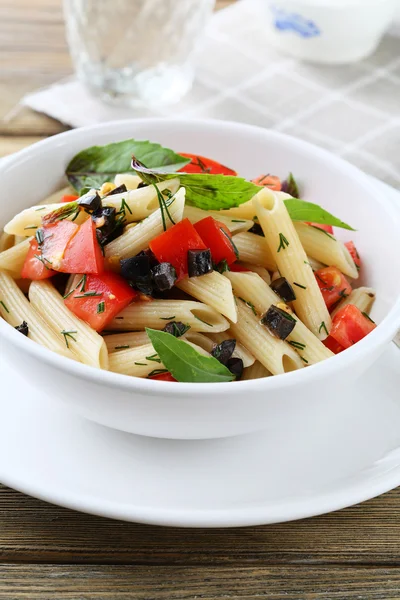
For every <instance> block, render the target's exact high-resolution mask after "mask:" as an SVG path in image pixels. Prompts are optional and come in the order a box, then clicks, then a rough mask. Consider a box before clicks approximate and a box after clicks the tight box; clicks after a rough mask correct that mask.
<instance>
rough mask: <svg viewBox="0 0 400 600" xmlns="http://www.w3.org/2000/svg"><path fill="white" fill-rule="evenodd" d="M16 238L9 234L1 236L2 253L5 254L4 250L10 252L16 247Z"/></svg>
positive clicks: (0, 247) (0, 246) (0, 250)
mask: <svg viewBox="0 0 400 600" xmlns="http://www.w3.org/2000/svg"><path fill="white" fill-rule="evenodd" d="M14 241H15V238H14V236H13V235H10V234H9V233H2V234H1V235H0V253H1V252H4V250H8V249H9V248H12V246H14Z"/></svg>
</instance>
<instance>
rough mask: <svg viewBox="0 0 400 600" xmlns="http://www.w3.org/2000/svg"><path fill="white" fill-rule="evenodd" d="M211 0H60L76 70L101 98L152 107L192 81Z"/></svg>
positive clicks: (177, 96) (179, 94)
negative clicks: (199, 41)
mask: <svg viewBox="0 0 400 600" xmlns="http://www.w3.org/2000/svg"><path fill="white" fill-rule="evenodd" d="M214 3H215V0H64V15H65V21H66V32H67V39H68V44H69V49H70V53H71V57H72V60H73V63H74V66H75V70H76V73H77V76H78V78H79V80H80V81H82V83H83V84H84V85H85V86H86V87H87V88H89V90H90V91H91V92H92V93H93V94H95V95H96V96H97V97H99V98H100V99H102V100H105V101H108V102H112V103H115V104H122V105H130V106H148V107H158V106H160V107H161V106H163V105H164V106H165V105H168V104H173V103H174V102H177V101H178V100H179V99H180V98H181V97H182V96H183V95H184V94H186V92H188V91H189V89H190V88H191V86H192V83H193V77H194V71H193V65H192V60H191V58H192V54H193V51H194V49H195V46H196V43H197V41H198V39H199V37H200V36H201V34H202V33H203V31H204V28H205V25H206V23H207V20H208V18H209V17H210V15H211V13H212V10H213V7H214Z"/></svg>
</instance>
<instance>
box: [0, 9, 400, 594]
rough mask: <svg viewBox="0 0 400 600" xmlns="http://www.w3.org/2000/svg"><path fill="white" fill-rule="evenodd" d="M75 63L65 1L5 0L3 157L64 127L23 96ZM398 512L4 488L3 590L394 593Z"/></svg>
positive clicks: (384, 500) (0, 534) (376, 506)
mask: <svg viewBox="0 0 400 600" xmlns="http://www.w3.org/2000/svg"><path fill="white" fill-rule="evenodd" d="M181 1H182V0H181ZM230 3H231V0H223V1H219V2H217V5H218V8H221V7H222V6H223V5H227V4H230ZM70 73H71V63H70V59H69V56H68V52H67V48H66V43H65V39H64V32H63V21H62V11H61V0H1V2H0V156H5V155H6V154H9V153H11V152H15V151H17V150H19V149H21V148H23V147H25V146H27V145H29V144H30V143H33V142H35V141H37V140H39V139H43V138H44V137H46V136H48V135H52V134H55V133H58V132H60V131H63V130H65V129H66V128H65V126H63V125H62V124H60V123H58V122H57V121H55V120H53V119H49V118H48V117H46V116H44V115H40V114H38V113H35V112H34V111H31V110H28V109H21V110H16V106H17V105H18V101H19V100H20V98H21V97H22V96H23V95H24V94H25V93H27V92H29V91H32V90H35V89H37V88H39V87H41V86H46V85H49V84H50V83H52V82H55V81H58V80H59V79H61V78H62V77H65V76H68V75H69V74H70ZM13 115H14V116H13ZM105 485H107V482H105ZM399 517H400V490H398V491H393V492H391V493H389V494H386V495H385V496H383V497H381V498H376V499H374V500H371V501H370V502H367V503H365V504H362V505H359V506H356V507H352V508H350V509H347V510H343V511H340V512H337V513H334V514H331V515H325V516H321V517H317V518H314V519H307V520H304V521H298V522H296V523H286V524H280V525H273V526H268V527H249V528H243V529H229V530H221V529H216V530H204V529H198V530H183V529H168V528H160V527H149V526H145V525H138V524H133V523H122V522H118V521H111V520H108V519H102V518H99V517H94V516H90V515H84V514H80V513H77V512H74V511H70V510H67V509H63V508H59V507H56V506H51V505H49V504H46V503H45V502H41V501H39V500H35V499H33V498H30V497H28V496H25V495H24V494H20V493H18V492H16V491H14V490H11V489H9V488H6V487H2V486H0V600H34V599H40V600H59V599H69V600H83V599H85V600H86V599H89V600H100V599H102V600H120V599H128V598H129V599H130V598H138V599H146V600H150V599H152V598H154V599H168V600H169V599H171V600H175V599H179V600H186V599H189V598H190V599H192V598H196V597H197V598H201V599H202V600H207V599H210V600H211V599H221V600H222V599H223V598H224V599H228V600H231V599H232V600H233V599H236V598H248V599H254V600H256V599H257V600H258V599H259V598H266V599H283V598H285V599H286V600H294V599H296V600H348V599H353V598H354V599H355V598H358V599H371V600H382V599H385V600H389V599H396V598H400V519H399Z"/></svg>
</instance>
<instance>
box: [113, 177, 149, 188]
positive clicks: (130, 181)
mask: <svg viewBox="0 0 400 600" xmlns="http://www.w3.org/2000/svg"><path fill="white" fill-rule="evenodd" d="M114 183H115V185H116V187H119V186H120V185H125V186H126V189H127V190H136V189H137V187H138V185H139V184H141V183H142V180H141V178H140V177H139V175H132V173H118V175H116V176H115V177H114Z"/></svg>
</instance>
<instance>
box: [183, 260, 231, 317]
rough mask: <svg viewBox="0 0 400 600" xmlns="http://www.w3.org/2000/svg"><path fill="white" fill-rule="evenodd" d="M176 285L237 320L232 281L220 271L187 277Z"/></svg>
mask: <svg viewBox="0 0 400 600" xmlns="http://www.w3.org/2000/svg"><path fill="white" fill-rule="evenodd" d="M176 286H177V287H178V288H179V289H180V290H182V291H183V292H186V294H189V295H190V296H192V297H193V298H196V300H200V302H204V303H205V304H208V306H211V307H212V308H214V309H215V310H216V311H218V312H220V313H221V314H222V315H225V317H228V319H230V320H231V321H233V322H236V320H237V312H236V302H235V299H234V297H233V294H232V286H231V283H230V282H229V281H228V280H227V279H226V277H224V276H223V275H221V273H218V271H213V272H212V273H207V274H206V275H202V276H201V277H186V278H185V279H182V280H181V281H180V282H179V283H177V284H176Z"/></svg>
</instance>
